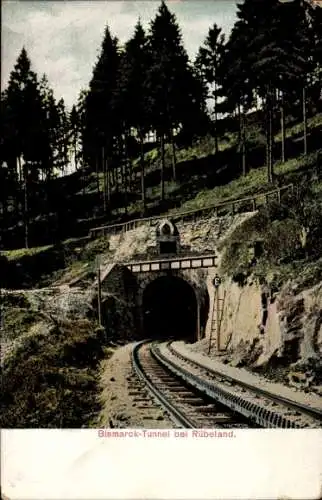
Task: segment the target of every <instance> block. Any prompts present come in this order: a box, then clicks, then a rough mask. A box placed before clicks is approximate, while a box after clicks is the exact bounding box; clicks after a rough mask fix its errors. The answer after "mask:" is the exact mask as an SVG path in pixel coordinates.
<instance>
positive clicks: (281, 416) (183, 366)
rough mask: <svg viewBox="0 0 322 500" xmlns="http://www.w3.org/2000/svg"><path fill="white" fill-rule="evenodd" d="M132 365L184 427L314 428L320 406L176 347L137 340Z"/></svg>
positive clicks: (177, 421) (319, 415)
mask: <svg viewBox="0 0 322 500" xmlns="http://www.w3.org/2000/svg"><path fill="white" fill-rule="evenodd" d="M133 366H134V369H135V371H136V374H137V376H138V377H139V378H140V380H141V381H142V382H144V383H145V384H146V386H147V388H148V390H149V392H150V393H152V394H153V396H154V398H155V399H156V400H157V402H158V404H159V405H161V406H162V407H163V408H164V410H165V411H166V412H167V414H168V415H169V416H170V418H171V420H172V421H173V422H174V423H175V424H176V425H178V426H180V427H185V428H197V427H199V428H200V427H201V428H206V427H218V428H219V427H222V428H233V427H238V428H253V427H257V428H258V427H259V428H261V427H266V428H319V427H321V411H320V410H319V409H312V408H311V407H308V406H306V405H300V404H298V403H295V402H292V401H290V400H288V399H286V398H281V397H278V396H274V395H272V394H271V393H268V392H267V391H264V390H262V389H257V388H255V387H253V386H250V385H249V384H244V383H241V382H240V381H237V380H236V379H233V378H232V377H228V376H227V377H226V376H224V375H223V374H221V373H218V372H215V371H214V370H210V369H209V368H205V367H204V366H203V365H201V364H200V363H197V362H195V361H192V360H190V359H189V358H186V357H185V356H183V355H182V354H180V353H178V352H177V351H176V350H175V349H174V348H173V346H172V345H171V342H168V343H163V344H151V343H150V344H149V343H147V342H140V343H138V344H137V345H136V347H135V348H134V350H133Z"/></svg>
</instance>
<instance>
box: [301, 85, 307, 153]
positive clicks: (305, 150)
mask: <svg viewBox="0 0 322 500" xmlns="http://www.w3.org/2000/svg"><path fill="white" fill-rule="evenodd" d="M302 99H303V102H302V104H303V146H304V154H305V155H307V113H306V87H305V85H304V86H303V97H302Z"/></svg>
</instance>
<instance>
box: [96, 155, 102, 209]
mask: <svg viewBox="0 0 322 500" xmlns="http://www.w3.org/2000/svg"><path fill="white" fill-rule="evenodd" d="M96 189H97V202H98V210H99V211H100V204H101V191H100V176H99V161H98V157H97V156H96Z"/></svg>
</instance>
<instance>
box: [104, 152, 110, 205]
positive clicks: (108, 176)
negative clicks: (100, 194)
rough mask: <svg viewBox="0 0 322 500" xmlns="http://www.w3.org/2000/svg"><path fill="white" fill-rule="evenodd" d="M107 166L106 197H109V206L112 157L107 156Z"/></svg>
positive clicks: (108, 200) (108, 199)
mask: <svg viewBox="0 0 322 500" xmlns="http://www.w3.org/2000/svg"><path fill="white" fill-rule="evenodd" d="M105 164H106V179H105V181H106V195H107V204H108V205H110V203H111V172H110V157H109V156H108V155H107V156H106V159H105Z"/></svg>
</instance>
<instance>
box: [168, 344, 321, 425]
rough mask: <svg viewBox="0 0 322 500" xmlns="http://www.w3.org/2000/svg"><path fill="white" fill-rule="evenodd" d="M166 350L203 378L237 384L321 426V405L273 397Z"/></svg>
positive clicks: (171, 350)
mask: <svg viewBox="0 0 322 500" xmlns="http://www.w3.org/2000/svg"><path fill="white" fill-rule="evenodd" d="M167 348H168V349H169V352H170V353H172V354H174V355H175V356H176V357H177V358H178V359H180V360H182V361H183V362H184V363H186V364H188V365H190V366H194V367H197V368H198V370H200V374H202V375H203V376H204V377H207V378H210V379H211V380H213V381H216V382H223V381H226V383H228V384H229V385H230V386H234V385H236V384H238V386H239V387H241V388H242V390H243V391H250V392H253V393H254V394H256V396H257V397H260V398H263V400H265V399H266V400H269V401H271V402H272V403H273V404H275V405H276V406H283V407H284V408H287V410H288V413H289V415H290V414H292V415H294V416H298V415H302V416H303V417H304V418H305V417H308V422H309V419H312V423H316V424H318V426H319V427H320V426H321V425H322V405H321V408H313V407H312V406H309V405H306V404H304V403H298V402H296V401H293V400H290V399H289V398H287V397H282V396H280V395H274V394H272V393H271V392H269V391H267V390H265V389H260V388H258V387H256V388H255V387H254V386H252V385H251V384H248V383H246V382H242V381H240V380H236V379H235V378H234V377H230V376H229V375H223V374H222V373H220V372H217V371H216V370H214V369H210V368H208V367H205V366H204V365H202V364H201V363H198V362H197V361H192V360H191V359H189V358H188V357H186V356H184V355H183V354H182V353H180V352H178V351H177V350H176V349H175V348H174V347H173V345H172V344H171V343H170V342H169V343H168V345H167Z"/></svg>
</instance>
